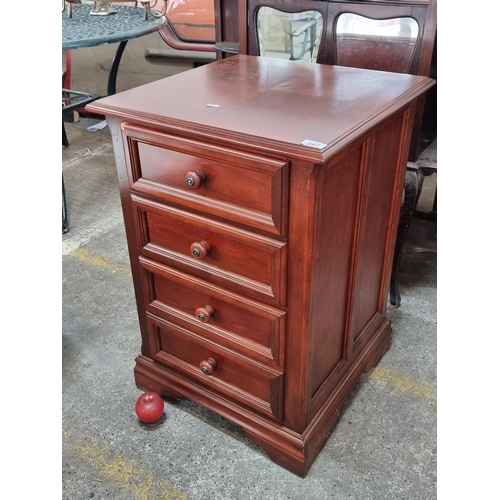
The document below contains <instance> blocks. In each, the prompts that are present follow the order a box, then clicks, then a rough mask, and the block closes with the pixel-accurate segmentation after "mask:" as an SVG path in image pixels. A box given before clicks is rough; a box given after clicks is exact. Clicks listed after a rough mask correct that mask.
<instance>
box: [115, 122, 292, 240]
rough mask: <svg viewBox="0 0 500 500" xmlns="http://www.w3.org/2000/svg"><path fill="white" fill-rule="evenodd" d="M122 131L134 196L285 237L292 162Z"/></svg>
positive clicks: (139, 129) (133, 127) (124, 127)
mask: <svg viewBox="0 0 500 500" xmlns="http://www.w3.org/2000/svg"><path fill="white" fill-rule="evenodd" d="M122 130H123V134H124V139H125V141H126V144H127V148H126V149H127V154H126V161H127V169H128V175H129V182H130V186H131V188H132V189H133V190H134V191H137V192H139V193H144V194H148V195H151V196H155V197H157V198H159V199H161V200H163V201H168V202H173V203H177V204H181V205H183V206H185V207H189V208H194V209H197V210H201V211H203V212H204V213H207V214H212V215H217V216H220V217H223V218H224V219H228V220H231V221H236V222H241V223H243V224H248V225H250V226H252V227H255V228H258V229H262V230H265V231H269V232H271V233H274V234H284V233H285V228H286V220H285V219H286V213H287V210H286V204H287V197H288V189H287V186H288V183H287V179H288V164H287V162H283V161H277V160H273V159H270V158H265V157H261V156H256V155H252V154H247V153H242V152H238V151H234V150H229V149H227V148H223V147H217V146H210V145H207V144H203V143H199V142H196V141H193V140H188V139H185V138H180V137H174V136H170V135H167V134H163V133H159V132H155V131H152V130H146V129H144V128H142V127H138V126H136V125H130V124H128V123H125V124H123V125H122ZM200 172H201V173H200ZM188 180H189V182H191V181H193V182H194V184H192V185H191V186H190V185H189V184H188ZM198 181H199V182H198Z"/></svg>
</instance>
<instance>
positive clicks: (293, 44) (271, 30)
mask: <svg viewBox="0 0 500 500" xmlns="http://www.w3.org/2000/svg"><path fill="white" fill-rule="evenodd" d="M322 32H323V16H322V15H321V13H319V12H317V11H314V10H309V11H304V12H295V13H290V12H282V11H280V10H278V9H274V8H272V7H261V8H260V9H259V10H258V12H257V36H258V40H259V55H261V56H265V57H274V58H278V59H289V60H291V61H305V62H316V58H317V54H318V46H319V41H320V40H321V34H322Z"/></svg>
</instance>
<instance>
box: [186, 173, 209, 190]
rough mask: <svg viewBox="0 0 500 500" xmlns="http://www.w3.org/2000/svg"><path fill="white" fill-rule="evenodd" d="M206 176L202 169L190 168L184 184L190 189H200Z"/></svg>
mask: <svg viewBox="0 0 500 500" xmlns="http://www.w3.org/2000/svg"><path fill="white" fill-rule="evenodd" d="M206 178H207V177H206V175H205V172H203V171H202V170H197V171H194V170H190V171H189V172H188V173H187V174H186V184H187V185H188V187H189V188H191V189H200V187H201V185H202V184H203V183H204V182H205V179H206Z"/></svg>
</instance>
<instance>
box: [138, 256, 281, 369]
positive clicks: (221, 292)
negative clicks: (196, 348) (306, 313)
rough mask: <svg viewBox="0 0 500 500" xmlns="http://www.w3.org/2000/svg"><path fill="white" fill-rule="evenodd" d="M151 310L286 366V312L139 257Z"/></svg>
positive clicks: (257, 357) (252, 355) (264, 360)
mask: <svg viewBox="0 0 500 500" xmlns="http://www.w3.org/2000/svg"><path fill="white" fill-rule="evenodd" d="M140 261H141V264H142V266H143V268H144V270H145V275H144V280H145V285H146V286H145V288H146V289H147V290H148V296H147V297H146V303H147V304H149V305H148V306H147V308H148V310H149V311H150V312H152V313H154V314H156V315H158V316H161V317H163V318H166V319H167V320H169V321H172V322H174V323H176V324H179V325H181V326H184V327H185V328H188V329H191V330H196V332H197V333H198V334H199V335H201V336H203V337H205V338H207V339H209V340H211V341H213V342H216V343H221V344H223V345H225V346H226V347H228V348H230V349H231V350H234V351H236V352H239V353H241V354H243V355H244V356H247V357H249V358H252V359H255V360H256V361H258V362H260V363H264V364H267V365H269V366H271V367H273V368H278V369H279V368H283V365H284V337H285V336H284V328H285V312H284V311H282V310H281V309H277V308H275V307H272V306H269V305H267V304H263V303H261V302H256V301H254V300H250V299H248V298H246V297H241V296H240V295H237V294H235V293H232V292H230V291H228V290H226V289H224V288H220V287H218V286H216V285H213V284H211V283H207V282H206V281H204V280H201V279H199V278H195V277H193V276H190V275H186V274H184V273H181V272H180V271H177V270H175V269H172V268H168V267H166V266H163V265H160V264H158V263H156V262H154V261H151V260H149V259H146V258H144V257H141V258H140Z"/></svg>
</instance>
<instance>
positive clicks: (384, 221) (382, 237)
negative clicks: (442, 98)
mask: <svg viewBox="0 0 500 500" xmlns="http://www.w3.org/2000/svg"><path fill="white" fill-rule="evenodd" d="M402 122H403V116H402V115H400V116H399V117H398V118H397V119H395V120H394V121H391V122H390V123H389V124H388V125H387V126H386V127H384V128H382V129H381V130H380V131H378V132H377V133H376V134H374V135H373V136H371V137H370V139H369V140H368V158H367V168H366V178H365V181H364V185H365V187H364V200H363V213H362V217H361V226H360V237H359V250H358V258H357V266H356V268H357V276H356V288H355V295H354V307H353V324H352V336H353V341H355V340H356V338H357V337H358V336H359V335H360V334H361V333H362V331H363V329H364V328H365V327H366V326H367V325H368V323H369V322H370V321H371V320H372V318H374V316H375V315H376V314H377V313H381V314H384V311H383V310H380V300H379V298H380V289H381V286H383V285H384V284H385V282H386V276H384V272H387V269H386V267H385V264H386V262H385V257H386V253H387V251H388V250H389V249H388V245H389V244H390V243H391V242H390V240H391V235H392V233H391V227H393V225H394V224H395V221H394V220H392V217H393V210H392V208H393V196H394V190H395V189H396V187H397V186H396V183H397V182H398V180H399V176H398V169H399V163H400V160H401V155H400V147H401V131H402ZM395 144H397V145H399V147H394V145H395Z"/></svg>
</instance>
